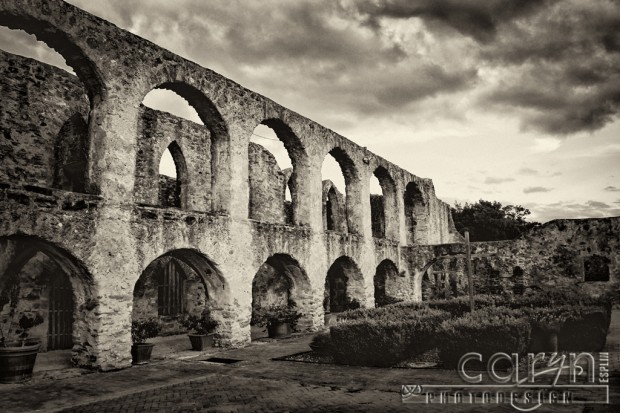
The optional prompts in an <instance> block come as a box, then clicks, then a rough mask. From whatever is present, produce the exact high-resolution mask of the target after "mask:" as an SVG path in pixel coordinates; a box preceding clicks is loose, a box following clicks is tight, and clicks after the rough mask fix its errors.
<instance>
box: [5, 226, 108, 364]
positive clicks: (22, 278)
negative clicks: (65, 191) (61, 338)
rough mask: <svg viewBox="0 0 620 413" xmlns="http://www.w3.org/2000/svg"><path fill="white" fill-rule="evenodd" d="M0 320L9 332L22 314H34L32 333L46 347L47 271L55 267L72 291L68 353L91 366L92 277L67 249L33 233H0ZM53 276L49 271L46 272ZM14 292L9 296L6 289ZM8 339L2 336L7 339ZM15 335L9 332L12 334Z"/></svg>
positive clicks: (94, 332) (94, 306)
mask: <svg viewBox="0 0 620 413" xmlns="http://www.w3.org/2000/svg"><path fill="white" fill-rule="evenodd" d="M0 247H1V251H0V257H1V258H2V260H1V261H2V264H3V265H2V267H0V270H2V272H1V273H0V304H1V305H0V322H1V323H2V330H3V332H6V331H13V332H15V329H16V328H17V323H18V322H19V319H20V318H21V317H22V316H24V315H25V316H27V317H29V318H35V317H37V316H38V317H40V318H41V321H42V324H41V326H39V327H37V326H35V327H34V328H33V329H32V330H31V333H32V336H33V337H35V338H38V339H39V340H40V341H42V342H43V343H44V344H43V349H46V348H47V344H46V341H47V337H46V333H47V328H48V324H47V323H48V320H49V315H48V314H47V311H46V310H47V302H48V298H49V297H48V295H47V294H48V293H47V287H48V286H49V284H50V282H51V279H50V273H53V272H54V271H59V272H61V273H62V274H63V275H64V276H66V277H67V279H68V280H69V282H70V284H71V287H72V292H73V297H72V298H73V303H74V304H73V325H72V336H73V344H74V346H73V352H72V361H73V363H74V364H75V365H77V366H83V367H93V366H96V365H97V344H98V334H97V331H98V326H97V324H96V322H94V320H96V318H97V317H96V312H97V307H98V302H97V288H96V285H95V281H94V280H93V278H92V276H91V275H90V273H89V272H88V270H87V269H86V267H85V265H84V264H83V263H81V262H80V261H79V260H78V259H77V258H76V257H75V256H73V255H72V254H71V253H70V252H69V251H67V250H65V249H63V248H61V247H58V246H56V245H54V244H52V243H50V242H48V241H46V240H43V239H41V238H39V237H34V236H24V235H12V236H8V237H0ZM51 276H53V274H52V275H51ZM12 291H13V292H15V293H16V295H14V296H11V295H12V294H11V292H12ZM7 339H8V338H7ZM13 339H15V337H13Z"/></svg>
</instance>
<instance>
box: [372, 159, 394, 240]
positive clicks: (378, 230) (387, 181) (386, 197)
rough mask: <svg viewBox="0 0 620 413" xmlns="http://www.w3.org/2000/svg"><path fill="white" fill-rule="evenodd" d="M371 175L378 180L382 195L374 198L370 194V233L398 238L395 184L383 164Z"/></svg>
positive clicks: (380, 236)
mask: <svg viewBox="0 0 620 413" xmlns="http://www.w3.org/2000/svg"><path fill="white" fill-rule="evenodd" d="M373 175H374V176H375V177H376V178H377V179H378V180H379V184H380V185H381V190H382V192H383V195H382V196H381V197H380V198H375V199H374V200H373V197H372V195H371V199H370V216H371V222H372V234H373V236H374V237H377V238H389V239H398V201H397V199H396V184H395V183H394V179H393V178H392V176H391V175H390V173H389V172H388V170H387V169H386V168H384V167H383V166H378V167H377V168H376V169H375V170H374V172H373Z"/></svg>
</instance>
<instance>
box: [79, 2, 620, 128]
mask: <svg viewBox="0 0 620 413" xmlns="http://www.w3.org/2000/svg"><path fill="white" fill-rule="evenodd" d="M69 1H70V2H71V3H73V4H76V5H77V6H78V7H82V8H84V9H86V10H87V11H90V12H92V13H94V14H96V15H98V16H101V17H103V18H105V19H107V20H110V21H112V22H113V23H115V24H117V25H119V26H121V27H122V28H125V29H129V30H132V31H133V32H134V33H136V34H139V35H140V36H143V37H146V38H147V39H149V40H152V41H154V42H155V43H157V44H159V45H162V46H163V47H166V48H168V49H171V50H173V51H174V52H175V53H178V54H180V55H182V56H185V57H188V58H190V59H191V60H194V61H196V62H198V63H200V64H202V65H204V66H206V67H209V68H212V69H214V70H216V71H218V72H220V73H222V74H223V75H225V76H228V77H230V78H232V79H233V80H236V81H238V82H239V83H241V84H243V85H244V86H247V87H249V88H251V89H254V90H256V91H257V92H259V93H263V94H265V95H266V96H268V97H271V98H273V99H276V100H277V101H279V102H281V103H282V104H284V105H286V106H289V107H291V108H292V109H294V110H298V111H300V112H302V113H308V114H309V115H311V116H313V117H315V116H316V117H317V118H316V119H317V120H318V121H321V117H332V116H333V110H328V109H327V107H330V108H333V107H338V108H340V109H341V110H342V112H343V113H345V114H346V115H347V116H346V117H347V121H355V118H357V119H361V118H362V117H363V118H368V117H370V116H385V115H389V116H391V117H393V118H394V119H398V118H399V117H400V119H405V118H410V117H412V116H431V115H429V113H431V114H432V113H433V112H434V111H435V112H437V111H441V112H442V113H459V111H462V109H459V108H458V105H459V102H461V104H462V105H464V106H465V107H466V108H467V109H474V110H484V111H485V112H488V111H490V110H497V111H501V112H505V111H507V110H508V111H510V112H511V113H513V114H514V115H515V116H517V117H518V118H519V119H520V120H521V123H522V125H523V127H524V128H526V129H534V130H537V131H542V132H544V133H547V134H553V135H559V136H564V135H569V134H572V133H576V132H581V131H594V130H597V129H600V128H602V127H604V126H605V125H606V124H608V123H609V122H611V121H613V120H614V119H617V116H618V111H619V110H620V71H619V70H618V67H620V6H619V4H618V2H613V1H611V0H601V1H596V2H583V1H580V0H553V1H535V0H522V1H519V0H419V1H408V0H360V1H352V0H339V1H331V0H320V1H308V0H305V1H304V0H302V1H296V2H289V1H282V0H271V1H269V0H266V1H263V2H245V1H238V0H214V1H209V2H205V1H202V0H179V1H177V2H171V1H168V0H148V1H147V0H135V1H131V2H127V1H125V0H109V1H106V2H92V1H89V0H69ZM418 22H422V25H421V26H422V27H423V29H420V28H418V26H420V25H419V24H418ZM395 23H402V24H401V26H403V25H404V26H405V27H408V28H411V30H412V31H413V32H415V33H414V34H413V35H411V34H410V36H409V37H407V36H403V35H402V33H400V32H398V30H395V27H397V26H396V25H395ZM416 30H417V31H418V32H416ZM419 30H423V31H424V33H421V32H419ZM395 33H396V34H395ZM470 90H476V91H477V93H474V94H471V95H468V96H467V98H465V99H462V98H460V99H454V100H449V99H447V100H446V102H447V103H446V102H444V103H440V102H438V103H437V106H435V107H433V106H430V105H429V104H428V101H429V98H435V97H438V96H442V95H444V96H450V95H454V94H456V93H461V94H462V93H463V92H466V91H470ZM300 96H303V97H304V99H300V98H299V97H300ZM459 97H460V96H459ZM325 102H329V105H326V104H325ZM463 102H464V103H463ZM420 108H422V109H423V110H417V109H420ZM435 109H436V110H435ZM336 118H338V117H336ZM338 122H345V120H343V119H340V120H338Z"/></svg>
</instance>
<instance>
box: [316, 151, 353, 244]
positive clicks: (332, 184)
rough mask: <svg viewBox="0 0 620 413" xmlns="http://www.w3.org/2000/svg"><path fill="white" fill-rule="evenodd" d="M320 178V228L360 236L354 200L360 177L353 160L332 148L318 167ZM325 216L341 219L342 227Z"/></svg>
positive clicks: (334, 220) (344, 153)
mask: <svg viewBox="0 0 620 413" xmlns="http://www.w3.org/2000/svg"><path fill="white" fill-rule="evenodd" d="M321 179H322V180H323V228H324V229H325V230H329V231H338V232H343V233H346V232H348V233H355V234H356V233H359V232H360V231H359V222H357V221H358V219H359V215H360V214H359V211H358V205H355V201H354V200H355V199H356V193H357V191H358V190H359V188H357V186H358V185H357V184H358V183H359V178H358V173H357V169H356V168H355V164H354V163H353V160H352V159H351V158H350V157H349V155H347V153H346V152H345V151H344V150H343V149H341V148H339V147H335V148H333V149H332V150H331V151H330V152H329V153H328V154H327V155H326V156H325V158H324V160H323V164H322V167H321ZM339 187H343V188H344V192H340V190H339ZM331 188H334V191H333V192H330V190H331ZM343 194H344V195H343ZM328 215H331V216H332V217H338V218H340V219H342V223H343V224H340V223H339V222H338V221H337V220H336V219H331V218H328ZM330 221H333V225H331V224H329V223H330ZM332 228H333V229H332Z"/></svg>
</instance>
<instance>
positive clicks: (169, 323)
mask: <svg viewBox="0 0 620 413" xmlns="http://www.w3.org/2000/svg"><path fill="white" fill-rule="evenodd" d="M169 264H172V266H173V267H175V271H178V273H176V275H175V276H174V281H173V280H171V278H173V277H172V276H170V277H169V278H168V280H167V284H166V285H165V286H164V287H165V288H163V289H162V285H161V279H162V278H163V277H164V275H163V274H164V273H165V272H167V270H168V268H169V267H168V265H169ZM169 275H170V274H169ZM173 291H177V292H178V295H176V296H175V297H174V298H170V297H172V296H173V295H175V293H174V292H173ZM162 299H165V300H166V302H165V303H162V302H160V300H162ZM178 300H180V301H178ZM171 302H172V305H173V306H174V307H175V308H176V309H177V311H176V312H174V313H170V312H168V311H161V310H162V308H163V307H166V308H170V307H168V306H169V305H170V304H171ZM229 304H230V288H229V286H228V282H227V281H226V279H225V278H224V276H223V274H222V272H221V271H220V270H219V268H218V266H217V264H216V263H215V262H214V261H212V260H211V259H210V258H209V257H207V256H206V255H205V254H203V253H202V252H200V251H199V250H196V249H191V248H181V249H175V250H171V251H168V252H166V253H165V254H162V255H160V256H159V257H157V258H155V259H154V260H153V261H151V262H150V263H149V264H148V265H147V266H146V268H145V269H144V270H143V271H142V274H141V275H140V277H139V278H138V280H137V281H136V284H135V286H134V291H133V308H132V320H142V319H151V318H152V319H157V320H158V321H159V323H160V324H161V326H162V328H163V330H162V332H163V333H164V334H172V333H178V332H180V331H184V330H183V329H182V328H181V326H180V324H179V318H180V317H182V316H184V315H185V314H196V315H200V314H201V313H202V311H203V310H204V309H206V308H208V309H209V310H211V314H212V315H213V317H214V318H215V319H217V320H218V321H219V326H218V328H217V330H216V333H217V334H216V337H215V338H216V343H222V342H227V340H229V339H230V337H231V331H230V326H229V325H228V323H227V319H226V317H227V314H228V310H229V309H228V306H229Z"/></svg>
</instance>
